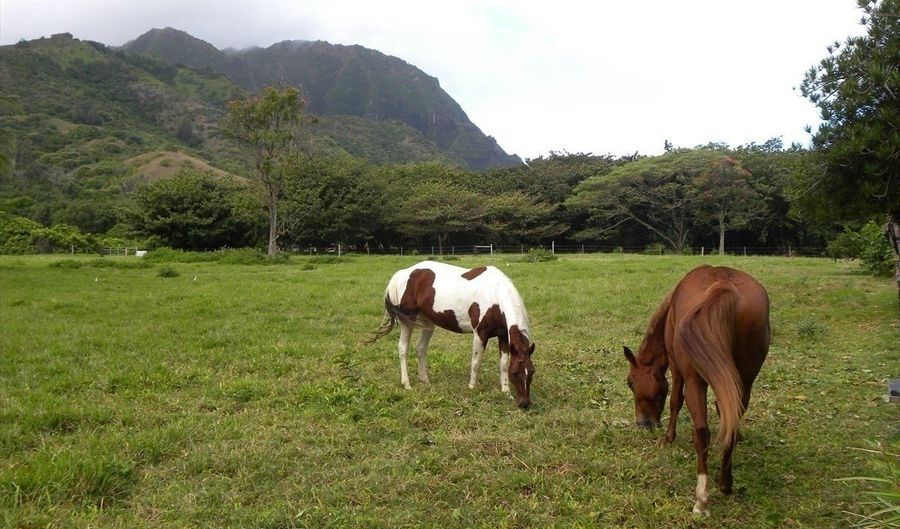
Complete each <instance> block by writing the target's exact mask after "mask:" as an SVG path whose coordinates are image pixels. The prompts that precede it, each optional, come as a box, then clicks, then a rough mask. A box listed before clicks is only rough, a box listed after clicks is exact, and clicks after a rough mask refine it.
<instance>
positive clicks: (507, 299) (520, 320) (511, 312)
mask: <svg viewBox="0 0 900 529" xmlns="http://www.w3.org/2000/svg"><path fill="white" fill-rule="evenodd" d="M497 295H498V298H499V299H498V300H497V301H498V304H499V305H500V311H501V312H503V316H504V318H506V327H507V329H508V328H510V327H512V326H513V325H515V326H517V327H518V328H519V329H520V330H521V331H523V332H525V333H527V332H528V313H527V312H526V311H525V304H524V303H522V298H521V297H520V296H519V293H518V291H516V288H515V287H514V286H512V284H511V283H510V284H509V285H505V286H503V287H501V288H499V289H497Z"/></svg>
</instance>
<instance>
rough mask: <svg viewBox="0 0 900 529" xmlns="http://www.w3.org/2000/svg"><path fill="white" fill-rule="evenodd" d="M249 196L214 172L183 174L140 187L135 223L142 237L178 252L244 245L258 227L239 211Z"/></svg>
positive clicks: (136, 201) (189, 172)
mask: <svg viewBox="0 0 900 529" xmlns="http://www.w3.org/2000/svg"><path fill="white" fill-rule="evenodd" d="M243 192H244V191H242V190H241V189H240V188H238V186H237V185H235V184H234V183H232V182H229V181H227V180H223V179H221V178H218V177H215V176H212V175H210V174H207V173H201V172H198V171H182V172H180V173H178V174H177V175H175V176H174V177H172V178H166V179H161V180H157V181H155V182H152V183H150V184H147V185H145V186H143V187H141V188H140V189H138V191H137V193H135V197H134V201H135V204H136V207H135V209H134V211H133V219H132V224H133V225H134V227H135V228H136V229H137V231H138V232H139V233H142V234H144V235H147V236H155V237H158V238H159V239H160V240H161V241H163V243H164V244H166V245H168V246H171V247H173V248H178V249H213V248H220V247H223V246H241V245H243V244H245V243H246V242H247V239H246V236H247V233H248V232H249V231H250V229H251V228H252V225H251V224H250V223H249V222H248V219H245V218H242V215H241V214H239V213H238V209H239V208H238V202H239V199H238V196H239V195H240V194H241V193H243Z"/></svg>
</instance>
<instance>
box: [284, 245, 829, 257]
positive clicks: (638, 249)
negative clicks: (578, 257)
mask: <svg viewBox="0 0 900 529" xmlns="http://www.w3.org/2000/svg"><path fill="white" fill-rule="evenodd" d="M532 249H540V250H546V251H550V252H553V253H556V254H579V253H628V254H644V255H670V254H674V253H675V252H674V251H673V250H671V249H670V248H665V247H661V246H660V247H649V248H648V247H646V246H613V245H598V244H553V243H551V244H547V245H527V244H522V245H516V246H512V245H507V246H498V245H462V246H456V245H451V246H447V247H444V249H443V250H444V251H443V255H479V254H480V255H488V254H526V253H528V251H529V250H532ZM291 253H295V254H298V255H304V254H305V255H322V254H337V253H341V254H348V253H351V254H357V255H358V254H370V255H440V254H441V252H440V250H439V248H438V247H437V246H392V247H380V248H365V247H359V246H356V247H354V246H352V245H350V246H347V245H340V247H338V246H329V247H308V248H294V249H292V250H291ZM682 253H683V254H684V255H715V254H717V253H718V248H708V247H703V246H701V247H699V248H686V249H685V250H684V251H683V252H682ZM725 254H726V255H747V256H750V255H773V256H785V257H825V256H826V254H825V248H823V247H819V246H736V247H726V248H725Z"/></svg>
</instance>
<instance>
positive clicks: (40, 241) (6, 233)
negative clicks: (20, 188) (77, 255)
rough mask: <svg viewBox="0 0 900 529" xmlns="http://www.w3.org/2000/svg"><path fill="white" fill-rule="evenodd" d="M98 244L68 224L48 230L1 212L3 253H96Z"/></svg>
mask: <svg viewBox="0 0 900 529" xmlns="http://www.w3.org/2000/svg"><path fill="white" fill-rule="evenodd" d="M98 250H99V244H98V242H97V240H96V239H95V238H94V237H93V236H91V235H89V234H85V233H83V232H82V231H81V230H79V229H78V228H76V227H74V226H70V225H68V224H54V225H53V226H50V227H46V226H43V225H41V224H40V223H37V222H34V221H33V220H30V219H27V218H25V217H20V216H18V215H12V214H10V213H6V212H3V211H0V253H4V254H25V253H52V252H58V251H63V252H69V251H79V252H85V251H88V252H96V251H98Z"/></svg>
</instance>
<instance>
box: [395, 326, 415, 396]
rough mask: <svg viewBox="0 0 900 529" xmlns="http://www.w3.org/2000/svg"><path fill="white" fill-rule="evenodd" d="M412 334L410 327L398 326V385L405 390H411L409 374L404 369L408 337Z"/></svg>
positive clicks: (405, 368)
mask: <svg viewBox="0 0 900 529" xmlns="http://www.w3.org/2000/svg"><path fill="white" fill-rule="evenodd" d="M411 334H412V325H409V324H407V323H401V324H400V341H399V342H397V352H398V353H399V355H400V383H401V384H403V387H404V388H406V389H412V386H410V385H409V372H408V371H407V367H406V352H407V351H408V350H409V337H410V335H411Z"/></svg>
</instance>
